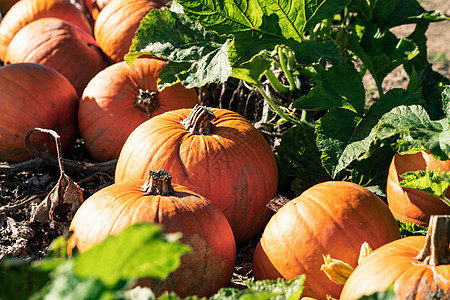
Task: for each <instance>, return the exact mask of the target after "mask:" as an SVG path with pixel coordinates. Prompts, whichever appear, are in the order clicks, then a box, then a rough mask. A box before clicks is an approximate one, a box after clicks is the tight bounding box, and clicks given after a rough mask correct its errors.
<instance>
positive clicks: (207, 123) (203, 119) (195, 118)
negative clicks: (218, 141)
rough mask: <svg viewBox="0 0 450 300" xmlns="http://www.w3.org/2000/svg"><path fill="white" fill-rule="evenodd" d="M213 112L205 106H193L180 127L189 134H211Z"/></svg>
mask: <svg viewBox="0 0 450 300" xmlns="http://www.w3.org/2000/svg"><path fill="white" fill-rule="evenodd" d="M215 118H216V116H215V115H214V112H213V111H212V110H210V109H208V108H207V107H206V106H202V105H198V104H197V105H195V106H194V108H193V109H192V111H191V113H190V114H189V116H187V118H186V119H184V120H183V121H182V122H181V125H183V126H184V128H185V129H186V130H187V131H189V132H190V133H191V134H204V135H207V134H211V133H212V131H213V129H214V124H213V123H212V120H214V119H215Z"/></svg>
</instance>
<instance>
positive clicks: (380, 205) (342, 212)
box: [253, 181, 400, 299]
mask: <svg viewBox="0 0 450 300" xmlns="http://www.w3.org/2000/svg"><path fill="white" fill-rule="evenodd" d="M399 237H400V233H399V230H398V226H397V223H396V221H395V219H394V217H393V216H392V214H391V212H390V211H389V209H388V207H387V206H386V204H385V203H384V202H383V201H382V200H381V199H380V198H378V197H377V196H376V195H375V194H373V193H372V192H370V191H369V190H367V189H366V188H364V187H362V186H359V185H357V184H355V183H350V182H344V181H329V182H322V183H319V184H317V185H315V186H313V187H311V188H309V189H308V190H306V191H305V192H303V193H302V194H301V195H300V196H298V197H297V198H295V199H293V200H291V201H289V202H288V203H287V204H285V205H284V206H282V207H281V208H280V209H279V210H278V211H277V212H276V213H275V215H273V216H272V218H271V219H270V221H269V223H268V224H267V226H266V227H265V229H264V232H263V234H262V237H261V240H260V241H259V243H258V245H257V247H256V249H255V253H254V258H253V273H254V276H255V279H257V280H262V279H273V280H275V279H277V278H284V279H287V280H289V279H293V278H295V277H297V276H299V275H302V274H304V275H305V276H306V279H305V284H304V287H305V289H304V292H303V294H302V296H305V297H313V298H315V299H326V297H327V295H329V296H331V297H333V298H338V297H339V294H340V292H341V290H342V286H341V285H339V284H337V283H335V282H333V281H331V280H329V279H328V277H327V276H326V274H325V273H324V272H322V271H321V266H322V264H323V256H322V255H328V254H329V255H330V256H331V257H333V258H334V259H339V260H341V261H344V262H346V263H348V264H349V265H350V266H352V267H353V268H354V267H355V266H356V265H357V263H358V258H359V254H360V249H361V245H362V244H363V243H364V242H367V243H368V244H369V245H370V246H371V247H372V248H374V249H375V248H378V247H380V246H381V245H384V244H386V243H388V242H391V241H393V240H395V239H398V238H399Z"/></svg>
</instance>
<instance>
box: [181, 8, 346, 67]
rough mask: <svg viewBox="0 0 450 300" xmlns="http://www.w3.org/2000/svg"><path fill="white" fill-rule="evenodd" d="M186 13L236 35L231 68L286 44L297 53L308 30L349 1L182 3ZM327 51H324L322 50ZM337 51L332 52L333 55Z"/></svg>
mask: <svg viewBox="0 0 450 300" xmlns="http://www.w3.org/2000/svg"><path fill="white" fill-rule="evenodd" d="M179 2H180V3H181V4H182V5H183V8H184V12H185V13H186V14H187V15H188V17H189V18H191V19H192V20H197V21H199V22H200V23H201V24H202V25H203V26H204V27H205V29H207V30H212V31H215V32H217V33H218V34H220V35H233V37H234V42H233V44H232V46H231V47H230V54H229V55H230V56H229V59H230V63H231V65H235V64H242V63H244V62H247V61H249V60H250V59H252V58H253V57H254V56H255V55H256V54H258V53H259V52H261V51H262V50H269V51H270V50H273V49H274V48H275V46H276V45H283V44H284V45H287V46H289V47H291V48H292V49H293V50H294V52H296V48H297V46H298V44H300V43H301V42H302V41H303V40H305V37H304V34H305V31H306V30H309V29H311V28H312V27H313V26H314V25H316V24H317V23H319V22H320V21H322V20H323V19H325V18H330V17H333V16H334V14H336V13H337V12H339V11H340V10H342V9H343V8H344V7H345V6H346V5H347V4H348V3H349V2H350V1H349V0H333V1H332V0H319V1H316V0H314V1H313V0H287V1H275V0H266V1H258V0H247V1H225V0H179ZM321 52H325V51H321ZM334 55H335V52H334V51H333V56H334Z"/></svg>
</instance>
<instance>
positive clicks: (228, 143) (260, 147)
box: [115, 106, 278, 244]
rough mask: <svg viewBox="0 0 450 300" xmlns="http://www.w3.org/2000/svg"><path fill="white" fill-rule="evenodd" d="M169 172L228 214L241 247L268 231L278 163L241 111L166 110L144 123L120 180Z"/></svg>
mask: <svg viewBox="0 0 450 300" xmlns="http://www.w3.org/2000/svg"><path fill="white" fill-rule="evenodd" d="M159 166H161V167H163V168H164V169H166V170H167V171H168V172H169V173H170V174H172V176H173V182H175V183H178V184H181V185H184V186H187V187H188V188H190V189H192V190H193V191H195V192H197V193H199V194H200V195H203V196H205V197H207V198H208V199H209V200H211V202H213V203H214V204H215V205H216V206H217V207H219V208H220V210H221V211H222V212H223V213H224V214H225V216H226V217H227V219H228V221H229V222H230V225H231V228H232V229H233V232H234V236H235V239H236V242H237V243H238V244H240V243H243V242H245V241H248V240H249V239H251V238H252V237H253V236H255V235H256V234H257V233H258V232H260V230H262V229H263V227H264V226H265V224H266V223H267V221H268V219H269V218H270V216H271V211H270V210H269V209H268V208H266V205H267V204H268V203H269V201H270V200H271V199H272V198H273V197H275V196H276V191H277V185H278V173H277V165H276V163H275V158H274V155H273V152H272V150H271V148H270V146H269V144H268V143H267V141H266V140H265V139H264V137H263V135H262V134H261V133H260V132H259V131H258V130H257V129H256V128H255V127H253V125H251V124H250V123H249V122H248V121H247V120H246V119H244V118H243V117H242V116H241V115H239V114H237V113H236V112H233V111H230V110H227V109H220V108H212V109H207V108H206V107H204V106H196V107H194V108H193V109H178V110H174V111H169V112H165V113H163V114H161V115H158V116H156V117H153V118H151V119H150V120H148V121H145V122H144V123H142V124H141V125H139V126H138V127H137V128H136V129H135V130H134V131H133V132H132V133H131V134H130V136H129V137H128V139H127V141H126V142H125V144H124V146H123V148H122V151H121V152H120V155H119V159H118V161H117V167H116V174H115V180H116V182H118V181H122V180H129V179H133V178H146V177H147V174H148V171H149V170H152V169H155V168H158V167H159Z"/></svg>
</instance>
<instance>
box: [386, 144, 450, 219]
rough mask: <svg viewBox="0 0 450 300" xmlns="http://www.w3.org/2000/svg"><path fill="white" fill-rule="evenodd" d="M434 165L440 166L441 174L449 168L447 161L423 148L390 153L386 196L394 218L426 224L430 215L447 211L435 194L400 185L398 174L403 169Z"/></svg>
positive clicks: (432, 167) (420, 168)
mask: <svg viewBox="0 0 450 300" xmlns="http://www.w3.org/2000/svg"><path fill="white" fill-rule="evenodd" d="M437 168H440V172H441V173H443V172H448V171H450V160H446V161H441V160H437V159H435V158H434V157H433V155H431V154H430V153H429V152H427V151H421V152H418V153H415V154H404V155H400V154H398V153H396V154H395V155H394V157H393V159H392V162H391V165H390V167H389V173H388V179H387V186H386V199H387V202H388V205H389V209H390V210H391V211H392V214H393V215H394V217H395V218H396V219H398V220H399V221H401V222H412V223H415V224H417V225H420V226H428V221H429V219H430V216H431V215H437V214H450V207H449V206H448V205H447V204H445V202H444V201H442V200H441V199H439V198H438V197H435V196H433V195H430V194H428V193H425V192H422V191H419V190H417V189H412V188H404V187H402V186H400V181H401V180H403V178H402V177H401V176H400V175H402V174H404V173H405V172H407V171H418V170H424V171H430V170H436V169H437ZM446 196H447V197H450V189H448V190H447V192H446Z"/></svg>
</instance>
